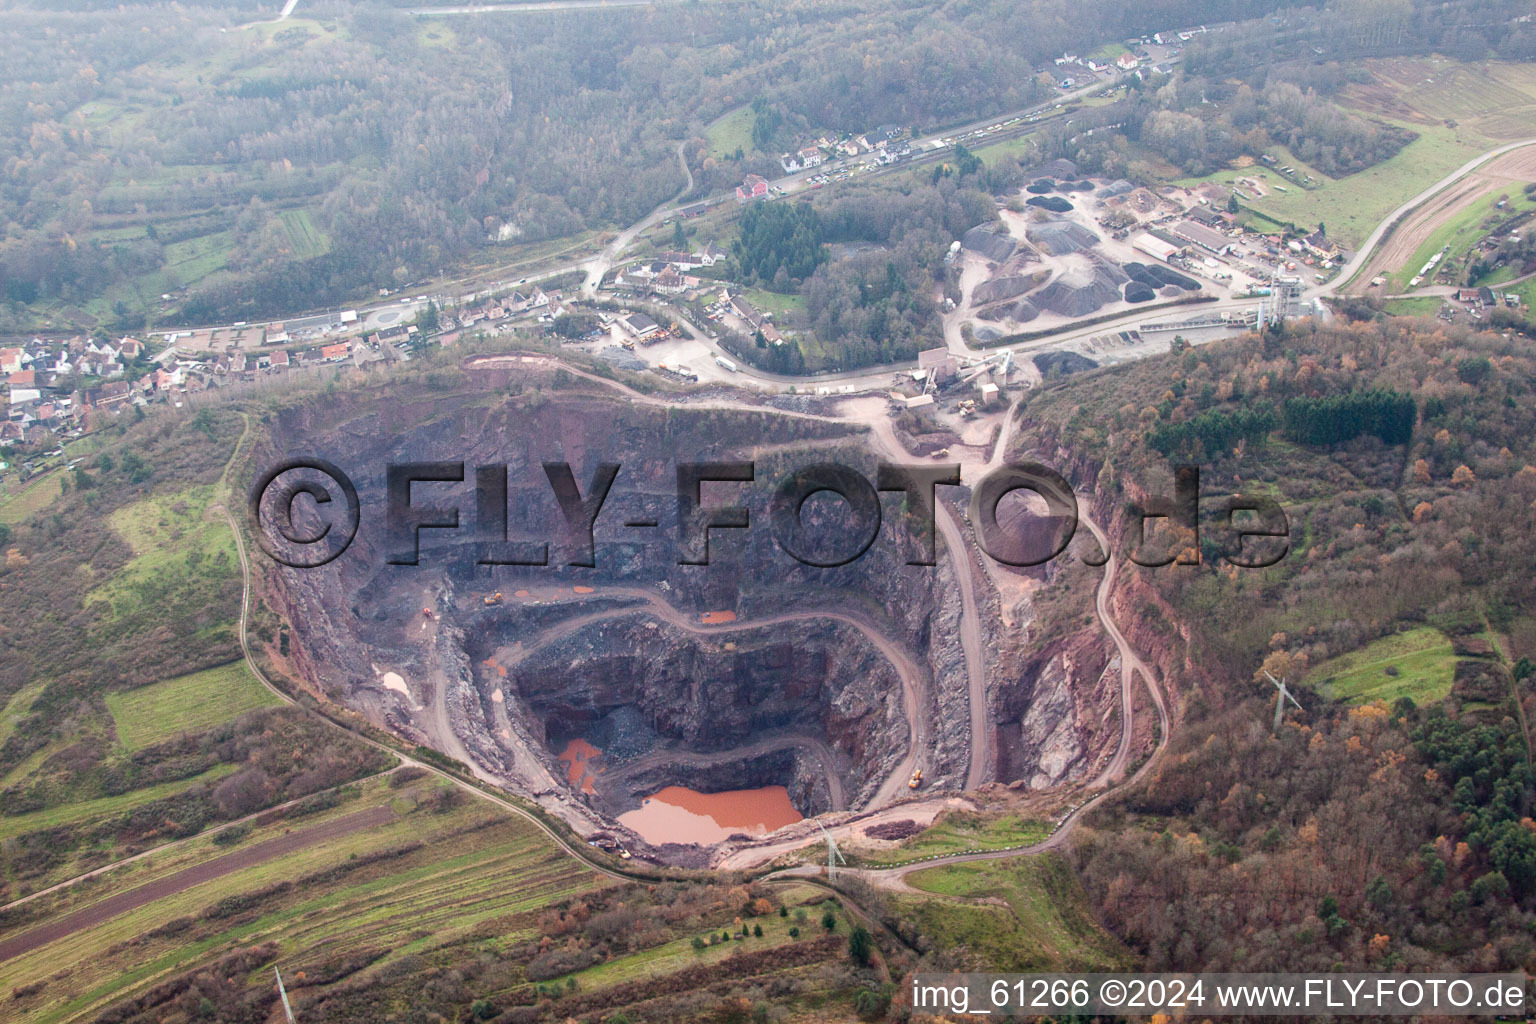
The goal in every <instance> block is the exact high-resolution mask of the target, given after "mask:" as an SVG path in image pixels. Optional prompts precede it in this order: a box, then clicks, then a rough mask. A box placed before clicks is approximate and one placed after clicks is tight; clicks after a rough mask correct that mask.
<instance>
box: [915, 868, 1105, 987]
mask: <svg viewBox="0 0 1536 1024" xmlns="http://www.w3.org/2000/svg"><path fill="white" fill-rule="evenodd" d="M907 882H908V883H909V884H911V885H912V886H913V887H914V888H917V889H921V890H923V891H925V892H931V893H935V894H937V895H941V896H946V897H954V898H960V899H964V900H978V899H994V900H1002V901H1003V902H1004V903H1006V906H998V905H996V904H975V903H969V904H966V903H957V902H952V901H951V900H931V899H930V900H925V899H921V898H915V899H907V898H903V899H901V900H900V901H899V902H900V904H901V908H902V911H903V913H906V914H911V915H913V916H914V917H915V918H916V919H917V921H918V924H919V927H920V928H921V929H922V931H923V933H924V934H925V935H927V936H928V937H929V938H931V939H933V940H934V942H935V943H936V944H937V945H938V946H939V947H940V948H942V949H947V950H951V951H953V952H954V953H955V954H957V955H958V956H959V957H960V958H961V959H962V961H965V962H966V963H967V965H968V966H970V965H975V967H976V969H986V970H992V971H1029V970H1116V969H1123V968H1124V967H1126V966H1128V965H1129V964H1130V962H1131V957H1130V954H1129V953H1128V952H1127V951H1126V950H1125V949H1123V948H1122V947H1121V946H1120V944H1119V943H1118V942H1117V941H1116V940H1115V939H1114V938H1113V937H1112V936H1110V935H1109V934H1108V933H1107V932H1105V931H1104V930H1103V929H1102V928H1100V927H1099V926H1098V924H1097V923H1096V922H1095V921H1094V919H1093V916H1092V913H1091V911H1090V909H1089V905H1088V898H1087V895H1086V894H1085V893H1084V892H1083V890H1082V886H1081V885H1079V884H1078V882H1077V879H1076V878H1075V877H1074V876H1073V874H1072V870H1071V868H1070V867H1069V866H1068V865H1067V863H1066V861H1065V860H1064V859H1063V858H1062V857H1061V856H1060V855H1059V854H1055V853H1050V854H1043V855H1040V856H1037V857H1009V858H1006V859H1003V860H987V861H972V862H969V863H965V864H950V865H946V866H944V867H937V868H929V869H927V870H925V871H915V872H913V873H912V874H910V875H908V876H907Z"/></svg>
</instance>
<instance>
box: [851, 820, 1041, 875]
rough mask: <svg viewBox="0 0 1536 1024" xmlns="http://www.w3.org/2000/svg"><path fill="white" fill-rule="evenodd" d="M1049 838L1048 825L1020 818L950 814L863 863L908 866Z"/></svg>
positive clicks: (870, 854) (1027, 843) (1010, 847)
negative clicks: (925, 860)
mask: <svg viewBox="0 0 1536 1024" xmlns="http://www.w3.org/2000/svg"><path fill="white" fill-rule="evenodd" d="M1050 834H1051V826H1050V824H1049V823H1048V822H1044V821H1040V820H1038V819H1035V818H1026V817H1024V816H1023V815H1021V814H995V815H994V814H977V813H973V812H968V811H950V812H948V813H946V814H944V815H942V816H941V817H940V818H939V819H938V820H937V821H935V822H934V824H933V825H931V826H930V827H928V828H926V829H924V830H923V831H922V832H920V833H919V834H917V835H915V836H913V837H912V838H911V839H907V840H905V841H903V842H902V843H900V844H898V845H897V846H895V847H893V848H891V849H890V850H882V851H879V852H878V853H869V854H868V855H867V856H866V857H865V858H864V859H866V860H868V861H869V862H871V863H878V864H891V865H895V864H910V863H912V862H913V861H917V860H924V859H926V858H929V857H945V856H948V855H950V854H955V853H974V852H977V851H980V850H1010V849H1015V848H1017V847H1020V846H1029V845H1032V844H1034V843H1038V842H1040V841H1041V840H1042V839H1045V838H1046V837H1047V836H1049V835H1050Z"/></svg>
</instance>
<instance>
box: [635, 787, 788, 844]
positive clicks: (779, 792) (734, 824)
mask: <svg viewBox="0 0 1536 1024" xmlns="http://www.w3.org/2000/svg"><path fill="white" fill-rule="evenodd" d="M801 817H802V815H801V814H800V812H799V811H797V810H795V805H794V804H792V803H790V802H789V791H788V790H787V789H785V788H784V787H783V786H764V787H763V788H762V789H736V790H730V791H728V792H725V793H700V792H697V791H695V790H692V789H687V788H685V787H683V786H668V787H667V788H666V789H663V790H662V791H661V792H659V793H656V794H655V795H653V796H649V797H646V798H645V799H644V800H642V801H641V802H640V808H639V810H634V811H629V812H628V813H626V814H621V815H619V823H620V824H622V825H625V826H627V827H629V828H632V829H634V830H635V831H636V832H638V833H639V834H640V835H641V836H642V837H643V838H644V839H645V840H646V841H647V842H651V843H655V844H657V845H660V844H661V843H701V844H708V843H718V842H720V841H721V840H723V839H725V838H726V837H728V836H730V835H731V834H732V833H734V832H746V833H748V834H750V835H759V836H761V835H767V834H768V833H769V832H772V831H774V830H775V829H780V828H783V827H784V826H785V825H792V824H794V823H795V822H797V821H799V820H800V819H801Z"/></svg>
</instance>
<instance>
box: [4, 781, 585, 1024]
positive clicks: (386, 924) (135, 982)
mask: <svg viewBox="0 0 1536 1024" xmlns="http://www.w3.org/2000/svg"><path fill="white" fill-rule="evenodd" d="M435 787H436V783H434V782H425V783H420V784H418V786H417V787H416V789H415V791H413V792H405V793H395V792H392V791H390V790H389V789H388V788H387V786H386V785H385V784H384V783H383V782H381V781H374V782H370V783H365V784H364V785H363V786H362V787H360V790H361V795H360V796H359V797H358V798H357V799H355V800H353V801H351V802H349V803H347V804H344V805H343V806H341V807H339V808H336V809H335V810H334V811H331V812H327V814H326V815H323V816H315V817H308V818H304V819H302V820H301V821H299V822H284V821H277V822H275V823H273V824H271V825H269V826H267V827H266V828H265V829H262V830H258V831H257V832H255V833H253V834H252V835H250V836H249V837H247V838H246V839H245V840H244V842H243V843H242V845H249V844H252V843H254V842H257V841H259V840H261V839H268V838H274V837H276V836H279V835H281V834H282V833H283V832H284V831H285V829H287V828H290V827H292V828H297V827H300V826H301V825H302V826H304V827H307V826H309V825H311V824H313V823H315V822H317V821H322V820H325V819H326V818H330V817H340V816H342V815H344V814H350V813H353V812H356V811H358V810H361V809H363V808H365V807H369V806H377V805H378V804H380V803H385V802H388V803H390V804H391V805H392V806H394V807H395V808H396V810H397V811H399V812H400V813H401V816H400V817H399V818H398V819H396V820H395V821H394V822H393V823H391V824H387V825H384V826H382V827H377V828H371V829H367V830H364V831H361V832H356V833H353V834H351V835H347V836H343V837H340V838H337V839H333V840H331V841H329V842H325V843H323V844H320V845H317V846H314V847H311V848H309V849H306V850H301V851H298V852H296V853H293V854H290V855H288V856H284V857H280V858H276V859H273V860H270V861H267V862H265V863H262V864H255V865H252V866H250V867H248V868H246V869H245V870H243V871H240V872H238V873H236V874H233V875H226V876H224V877H222V878H220V879H217V880H215V881H212V882H208V883H204V884H202V885H199V886H195V887H193V888H191V889H188V890H186V891H184V892H181V893H178V894H176V895H174V896H170V897H167V898H165V899H163V900H160V901H157V902H156V903H153V904H151V905H149V906H146V907H143V908H140V909H138V910H135V911H130V912H129V913H126V914H122V915H120V916H118V917H115V918H113V919H111V920H109V921H105V922H102V923H100V924H98V925H96V926H95V927H92V928H89V929H86V930H84V931H80V932H77V933H75V934H74V935H71V936H69V937H66V938H64V939H60V940H58V941H56V942H54V943H51V944H50V945H48V946H45V947H43V948H42V949H39V950H36V951H34V952H32V953H29V954H26V955H24V956H21V957H17V958H15V959H13V960H9V961H7V962H5V963H3V964H0V991H6V992H9V991H10V990H11V989H12V988H14V987H16V986H18V985H26V984H33V983H36V982H39V981H41V982H44V983H45V984H44V988H43V989H42V991H41V993H40V994H39V995H37V996H36V997H32V998H29V999H27V1000H24V1001H22V1002H21V1003H17V1002H15V1001H12V1002H11V1004H10V1006H8V1007H7V1008H6V1011H5V1013H4V1016H6V1017H8V1018H11V1019H20V1018H19V1017H16V1016H15V1015H16V1014H18V1013H19V1014H21V1015H22V1016H23V1017H25V1019H27V1020H30V1021H36V1022H39V1024H46V1022H52V1021H65V1020H89V1019H90V1018H92V1017H93V1016H94V1015H95V1014H96V1013H97V1012H99V1010H100V1009H101V1008H102V1006H104V1005H105V1004H106V1003H107V1002H109V1001H114V1000H116V999H120V998H123V997H124V996H127V995H129V994H132V993H135V992H139V991H142V990H143V989H145V988H147V987H148V986H149V985H151V984H152V983H154V982H156V981H158V980H162V979H163V978H164V977H165V976H167V975H168V974H170V973H172V972H180V971H183V970H186V969H188V968H190V967H192V966H194V965H195V964H197V963H199V962H204V961H206V960H208V959H211V958H212V957H213V956H215V955H216V954H218V953H221V952H223V951H225V950H227V949H228V948H230V947H231V946H233V945H237V944H248V943H251V942H255V941H258V940H260V941H276V942H277V943H278V944H279V946H280V948H281V949H282V951H283V961H284V966H285V973H293V972H295V971H297V970H300V969H302V968H303V967H305V966H306V965H310V964H313V963H314V962H316V961H317V960H320V959H323V958H325V957H329V956H332V955H335V954H336V953H337V952H339V951H340V950H342V949H351V950H360V949H365V948H377V949H382V950H385V951H386V953H385V960H386V961H388V960H395V959H399V958H401V957H403V956H406V955H408V954H411V953H415V952H419V951H421V950H423V949H425V948H427V947H429V946H433V945H437V944H439V943H442V942H444V941H447V940H449V939H450V938H452V937H454V936H457V935H461V934H462V933H464V932H467V931H469V930H471V929H473V928H475V927H476V926H477V925H480V924H482V923H484V922H486V921H488V920H490V919H493V918H498V917H504V916H507V915H511V914H516V913H520V912H523V911H527V910H532V909H536V908H538V907H541V906H544V905H546V904H548V903H551V902H554V901H556V900H559V899H562V898H564V897H566V896H569V895H572V894H575V893H579V892H582V891H585V890H587V889H590V888H592V886H593V885H594V876H592V875H591V873H590V872H588V871H585V870H583V869H582V868H581V867H580V866H579V865H578V863H577V862H576V861H573V860H571V859H570V858H568V857H566V856H564V855H563V854H561V853H559V852H558V851H557V850H556V849H555V848H554V847H553V846H552V845H551V844H549V842H548V841H547V840H545V839H544V838H543V837H542V836H541V835H540V834H539V833H538V832H537V831H535V829H534V828H533V826H532V825H529V824H527V823H525V822H521V821H519V820H517V819H512V818H509V817H505V816H503V815H502V814H501V813H500V812H497V811H494V810H491V809H489V808H487V807H486V806H485V805H484V804H482V803H480V802H479V801H472V802H470V803H468V804H465V805H462V806H460V807H458V808H456V809H454V810H452V811H449V812H448V813H437V812H435V811H433V810H430V809H428V807H427V806H423V807H421V808H419V809H413V808H412V804H413V803H414V801H415V799H416V798H418V797H425V796H426V795H427V791H428V790H431V789H434V788H435ZM487 823H488V824H489V827H484V828H476V826H479V825H485V824H487ZM413 841H419V842H422V843H424V844H425V846H424V847H423V848H422V849H420V850H417V851H416V852H414V853H409V854H407V855H405V856H403V857H399V858H396V859H393V860H388V861H385V862H382V863H380V864H375V865H371V866H368V867H365V868H362V869H361V870H357V871H353V872H347V871H345V869H346V868H347V867H348V865H349V864H355V863H356V862H355V861H354V859H353V858H354V856H356V857H358V858H361V857H364V856H366V855H368V854H370V853H376V852H378V851H382V850H389V849H392V848H399V847H402V846H404V845H405V844H408V843H411V842H413ZM239 848H240V847H235V849H239ZM226 852H228V850H227V849H224V848H220V847H218V846H215V845H213V844H212V843H211V841H206V840H199V841H197V842H195V843H194V844H189V846H187V847H185V848H178V849H177V850H175V851H169V852H167V853H166V854H164V855H157V856H156V857H155V858H152V859H150V860H148V861H146V862H141V863H139V864H136V865H134V866H133V867H132V868H130V869H128V870H127V871H125V872H121V873H115V874H113V875H110V876H107V878H106V879H104V880H99V881H98V882H96V883H93V884H92V885H91V886H89V887H88V888H87V889H86V890H85V892H83V893H81V894H78V895H76V894H71V895H70V896H68V897H66V898H64V899H62V900H59V901H57V902H56V903H55V904H54V905H53V907H52V908H50V909H51V910H52V912H54V913H59V914H62V913H67V912H69V911H71V910H74V909H77V908H78V907H79V906H82V905H84V904H85V903H87V902H92V901H94V900H96V899H98V898H100V897H103V896H105V895H107V894H109V893H111V892H115V891H119V890H121V889H124V888H130V887H133V886H137V885H140V884H143V883H144V882H147V881H149V880H151V879H153V878H157V877H161V876H163V875H165V874H168V873H170V872H173V871H176V870H180V869H183V868H185V867H187V866H190V865H191V864H195V863H198V862H200V861H203V860H206V859H209V858H211V857H214V856H219V855H222V854H224V853H226ZM327 868H341V869H343V871H341V872H338V875H339V877H337V878H334V879H329V880H324V881H315V882H312V883H310V884H306V885H304V886H296V887H295V888H294V889H293V890H292V891H290V892H288V893H284V894H281V895H279V896H276V897H272V898H269V899H268V900H265V901H263V902H262V903H260V904H259V905H258V909H257V910H256V911H255V912H254V913H249V912H248V913H243V914H237V915H233V916H229V917H223V918H218V919H201V911H202V910H203V909H204V908H206V907H208V906H209V905H211V904H213V903H215V902H217V901H218V900H220V899H223V898H225V897H228V896H231V895H235V894H238V893H242V892H251V891H254V890H257V889H261V888H264V887H266V886H269V885H273V884H275V883H278V882H281V881H285V880H293V879H296V878H299V877H302V876H305V875H309V874H312V873H314V872H317V871H320V870H324V869H327ZM183 916H187V917H197V918H200V919H199V920H198V921H197V922H196V923H195V924H193V925H192V926H191V927H189V928H188V929H187V930H186V931H183V932H181V933H179V934H177V935H174V936H160V937H152V936H150V935H149V933H150V932H152V931H153V930H154V929H156V928H158V927H160V926H161V925H163V924H165V923H166V922H168V921H172V920H174V919H176V918H179V917H183ZM519 937H521V938H523V939H526V938H527V937H528V931H527V929H526V928H523V929H515V928H507V929H504V930H501V931H500V932H499V934H498V937H497V941H499V942H509V941H513V940H515V939H518V938H519ZM64 965H68V968H67V969H66V970H63V971H61V970H60V968H61V966H64ZM300 991H302V990H300Z"/></svg>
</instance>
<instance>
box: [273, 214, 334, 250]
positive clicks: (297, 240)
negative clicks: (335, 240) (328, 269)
mask: <svg viewBox="0 0 1536 1024" xmlns="http://www.w3.org/2000/svg"><path fill="white" fill-rule="evenodd" d="M279 217H280V218H281V219H282V222H283V227H285V228H287V229H288V238H289V240H290V241H291V242H292V243H293V254H294V256H296V257H298V258H299V259H305V260H308V259H314V258H315V257H316V256H324V255H325V254H326V253H328V252H330V251H331V240H330V239H329V238H327V237H326V236H325V233H324V232H323V231H321V230H320V229H319V228H317V227H315V222H314V220H313V218H311V217H310V215H309V211H308V210H284V211H283V212H282V213H281V214H279Z"/></svg>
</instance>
